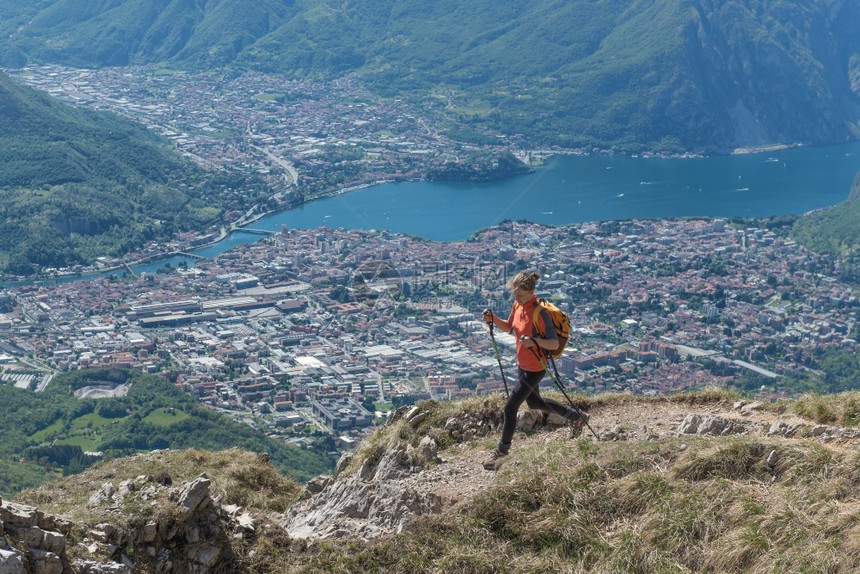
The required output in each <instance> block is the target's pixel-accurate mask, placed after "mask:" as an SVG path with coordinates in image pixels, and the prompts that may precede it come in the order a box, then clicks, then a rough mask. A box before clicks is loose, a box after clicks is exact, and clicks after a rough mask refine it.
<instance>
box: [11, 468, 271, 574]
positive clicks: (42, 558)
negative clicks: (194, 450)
mask: <svg viewBox="0 0 860 574" xmlns="http://www.w3.org/2000/svg"><path fill="white" fill-rule="evenodd" d="M210 486H211V483H210V480H209V479H208V478H207V477H206V476H205V475H201V476H199V477H197V478H196V479H195V480H192V481H189V482H183V483H181V484H179V485H177V486H173V485H172V483H171V481H170V480H169V477H166V476H159V477H152V476H140V477H138V478H136V479H134V480H126V481H123V482H121V483H120V484H119V485H117V486H115V485H114V484H112V483H110V482H106V483H104V484H102V485H101V486H100V487H99V488H98V490H96V491H95V492H93V493H92V495H91V496H90V498H89V501H88V503H87V507H88V509H89V510H91V511H92V512H93V513H95V515H99V511H103V512H104V516H105V518H107V519H110V520H111V522H107V521H106V522H98V523H95V524H74V525H73V524H72V523H71V522H69V521H67V520H63V519H61V518H58V517H56V516H50V515H46V514H43V513H42V512H40V511H39V510H37V509H36V508H33V507H30V506H24V505H20V504H13V503H11V502H7V501H3V502H2V506H0V574H71V573H75V574H130V573H132V572H136V571H140V569H141V567H142V566H144V565H145V568H144V569H145V571H148V572H155V573H157V574H167V573H172V572H177V573H189V574H209V573H212V574H215V573H220V572H231V571H233V570H234V565H233V562H234V560H233V558H234V552H233V549H232V544H233V542H234V541H235V540H240V539H242V538H244V537H245V536H251V535H253V534H254V533H255V530H256V521H255V520H254V518H253V517H251V516H250V514H248V513H247V512H244V511H243V509H242V508H240V507H238V506H235V505H227V506H223V507H222V506H221V505H219V504H218V502H217V500H215V499H213V498H212V495H211V492H210ZM147 507H150V508H156V507H158V508H160V511H158V512H153V513H149V512H145V513H143V515H144V516H147V518H142V517H141V515H140V514H139V513H135V512H133V511H131V510H129V509H131V508H138V509H139V508H147ZM73 532H74V534H72V533H73Z"/></svg>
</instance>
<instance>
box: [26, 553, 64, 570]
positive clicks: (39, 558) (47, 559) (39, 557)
mask: <svg viewBox="0 0 860 574" xmlns="http://www.w3.org/2000/svg"><path fill="white" fill-rule="evenodd" d="M30 566H31V570H32V572H33V573H34V574H63V570H64V567H63V560H62V559H61V558H60V557H59V556H57V555H56V554H54V553H53V552H48V551H47V550H35V549H30Z"/></svg>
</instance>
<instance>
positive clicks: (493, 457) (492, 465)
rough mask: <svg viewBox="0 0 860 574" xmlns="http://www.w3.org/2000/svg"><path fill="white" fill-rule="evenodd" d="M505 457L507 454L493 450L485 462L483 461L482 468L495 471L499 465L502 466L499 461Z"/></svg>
mask: <svg viewBox="0 0 860 574" xmlns="http://www.w3.org/2000/svg"><path fill="white" fill-rule="evenodd" d="M507 455H508V453H506V452H502V451H500V450H499V449H497V448H494V449H493V452H491V453H490V456H488V457H487V460H485V461H484V468H485V469H487V470H497V469H498V468H499V465H500V464H502V462H501V459H502V458H503V457H505V456H507Z"/></svg>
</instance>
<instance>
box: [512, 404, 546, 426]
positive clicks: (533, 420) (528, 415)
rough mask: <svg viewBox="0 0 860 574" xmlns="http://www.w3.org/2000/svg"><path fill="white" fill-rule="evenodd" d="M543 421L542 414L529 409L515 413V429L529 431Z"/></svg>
mask: <svg viewBox="0 0 860 574" xmlns="http://www.w3.org/2000/svg"><path fill="white" fill-rule="evenodd" d="M542 421H543V413H541V412H540V411H533V410H531V409H528V410H522V411H520V412H518V413H517V429H518V430H520V431H530V430H533V429H534V428H535V426H537V425H538V424H539V423H541V422H542Z"/></svg>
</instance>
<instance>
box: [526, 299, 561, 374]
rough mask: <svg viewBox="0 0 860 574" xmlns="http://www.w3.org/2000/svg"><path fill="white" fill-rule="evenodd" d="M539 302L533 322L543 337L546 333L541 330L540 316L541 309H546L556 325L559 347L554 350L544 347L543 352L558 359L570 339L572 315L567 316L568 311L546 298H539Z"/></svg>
mask: <svg viewBox="0 0 860 574" xmlns="http://www.w3.org/2000/svg"><path fill="white" fill-rule="evenodd" d="M537 302H538V304H537V305H535V311H534V315H532V323H534V326H535V330H536V331H537V332H538V333H540V335H541V337H543V336H544V333H541V332H540V327H539V326H538V325H539V322H538V317H539V316H540V312H541V309H546V311H547V313H549V316H550V319H552V324H553V325H555V334H556V335H557V336H558V348H557V349H556V350H554V351H549V350H547V349H543V352H544V353H546V354H547V355H548V356H550V357H552V358H554V359H557V358H559V357H561V354H562V353H564V347H565V345H567V341H568V339H570V317H568V316H567V313H565V312H564V311H562V310H561V309H559V308H558V307H556V306H555V305H553V304H552V303H550V302H549V301H547V300H546V299H538V301H537Z"/></svg>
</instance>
